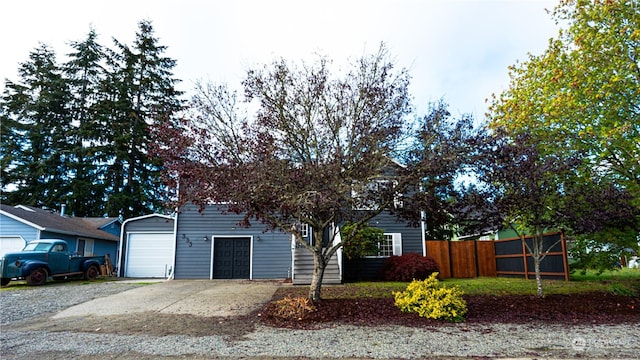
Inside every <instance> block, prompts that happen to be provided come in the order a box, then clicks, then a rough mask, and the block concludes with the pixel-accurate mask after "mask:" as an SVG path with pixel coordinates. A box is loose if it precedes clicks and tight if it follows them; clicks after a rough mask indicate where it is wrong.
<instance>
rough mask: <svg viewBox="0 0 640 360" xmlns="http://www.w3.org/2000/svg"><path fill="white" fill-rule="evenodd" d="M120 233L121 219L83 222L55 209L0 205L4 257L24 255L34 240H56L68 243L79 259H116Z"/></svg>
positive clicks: (100, 219)
mask: <svg viewBox="0 0 640 360" xmlns="http://www.w3.org/2000/svg"><path fill="white" fill-rule="evenodd" d="M119 233H120V220H119V219H118V218H109V217H103V218H99V217H94V218H82V217H73V216H67V215H65V214H64V212H63V211H60V212H58V211H55V210H51V209H41V208H37V207H32V206H25V205H16V206H10V205H5V204H2V205H0V255H2V254H5V253H8V252H15V251H20V250H22V248H23V247H24V246H25V245H26V243H27V242H29V241H32V240H40V239H52V238H54V239H61V240H64V241H66V242H67V244H68V248H69V250H70V251H71V252H73V253H75V254H78V255H83V256H93V255H107V254H108V255H109V256H110V257H111V258H115V257H117V250H118V239H119Z"/></svg>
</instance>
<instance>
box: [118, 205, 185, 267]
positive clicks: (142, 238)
mask: <svg viewBox="0 0 640 360" xmlns="http://www.w3.org/2000/svg"><path fill="white" fill-rule="evenodd" d="M174 224H175V222H174V219H173V217H171V216H168V215H162V214H150V215H144V216H140V217H137V218H132V219H128V220H125V222H124V223H123V224H122V233H121V235H120V249H119V250H118V265H117V273H118V276H122V277H132V278H169V277H170V276H171V275H173V270H174V262H173V260H174V256H175V244H176V237H175V235H174V234H175V230H174Z"/></svg>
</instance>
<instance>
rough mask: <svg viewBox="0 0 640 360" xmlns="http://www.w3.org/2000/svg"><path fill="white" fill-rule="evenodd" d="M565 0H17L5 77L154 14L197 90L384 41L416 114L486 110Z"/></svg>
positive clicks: (6, 4) (553, 32) (4, 43)
mask: <svg viewBox="0 0 640 360" xmlns="http://www.w3.org/2000/svg"><path fill="white" fill-rule="evenodd" d="M556 4H557V0H556V1H548V0H547V1H543V0H537V1H533V0H532V1H524V0H523V1H520V0H511V1H507V0H503V1H488V0H487V1H480V0H477V1H471V0H469V1H452V0H431V1H430V0H413V1H409V0H369V1H355V0H351V1H350V0H339V1H334V0H321V1H316V0H297V1H294V0H225V1H215V0H180V1H178V0H173V1H169V0H126V1H122V0H107V1H103V0H77V1H71V0H20V1H18V0H11V1H3V2H2V7H1V8H2V14H3V16H2V21H0V34H2V35H0V49H2V55H1V56H0V79H2V85H0V86H1V87H2V89H3V90H4V79H5V78H8V79H10V80H14V81H15V80H17V69H18V66H19V63H21V62H24V61H26V60H28V56H29V52H30V51H32V50H33V49H34V48H36V47H37V46H38V43H39V42H44V43H47V44H49V45H50V46H52V47H53V49H54V50H55V51H56V52H57V54H58V60H59V61H63V60H64V57H63V56H64V55H65V54H66V53H68V52H69V51H70V49H69V47H68V46H67V43H68V42H69V41H81V40H84V39H85V38H86V34H87V33H88V31H89V29H90V27H91V26H93V27H94V28H95V30H96V32H97V33H98V35H99V39H98V41H99V42H100V43H101V44H103V45H108V46H109V47H111V45H112V41H111V38H112V37H115V38H116V39H118V40H119V41H121V42H125V43H127V44H131V42H132V40H133V38H134V36H135V32H136V31H137V24H138V22H139V21H140V20H143V19H146V20H151V21H152V25H153V27H154V29H155V35H156V37H157V38H158V39H159V44H160V45H165V46H168V50H167V52H166V55H167V56H169V57H171V58H174V59H176V60H177V62H178V65H177V67H176V68H175V69H174V70H175V75H176V77H177V78H179V79H182V80H183V83H182V84H181V90H184V91H187V92H189V91H190V90H191V89H192V88H193V83H194V81H196V80H198V79H205V80H206V79H208V80H211V81H214V82H227V83H229V84H230V85H232V86H236V84H239V82H240V81H241V80H242V78H243V75H244V72H245V70H246V69H247V68H248V67H249V66H251V65H254V64H258V63H265V62H270V61H271V60H273V59H274V58H276V57H284V58H286V59H288V60H292V61H299V60H303V59H304V60H310V59H312V58H313V54H314V53H322V54H325V55H327V56H328V57H329V58H331V59H332V60H334V62H335V63H337V64H340V63H344V62H345V61H346V60H347V59H350V58H351V59H353V58H356V57H358V56H361V55H362V54H364V53H371V52H374V51H375V50H377V48H378V46H379V44H380V42H382V41H384V42H385V43H387V45H388V47H389V49H390V52H391V54H392V55H393V56H394V58H395V61H396V65H397V66H399V67H406V68H409V69H410V73H411V75H412V78H413V79H412V85H411V93H412V96H413V98H414V104H415V105H416V109H417V113H418V114H419V115H423V114H424V113H425V112H426V110H427V105H428V103H429V102H430V101H436V100H438V99H440V98H444V100H445V101H446V102H448V103H449V104H450V110H451V112H452V113H453V114H454V115H459V114H461V113H473V114H474V115H475V116H476V118H482V117H483V116H484V113H485V111H486V107H487V104H485V99H486V98H488V97H490V96H491V94H492V93H499V92H501V91H502V90H503V89H504V88H505V87H506V86H507V85H508V72H507V67H508V66H509V65H512V64H514V63H516V61H517V60H520V61H522V60H526V58H527V53H533V54H540V53H542V52H543V51H544V50H545V49H546V48H547V45H548V40H549V38H551V37H556V36H557V30H558V29H557V27H556V25H555V24H554V22H553V21H552V19H551V17H550V15H549V14H548V13H547V12H546V11H545V9H549V10H551V9H553V7H554V6H555V5H556Z"/></svg>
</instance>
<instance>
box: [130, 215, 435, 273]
mask: <svg viewBox="0 0 640 360" xmlns="http://www.w3.org/2000/svg"><path fill="white" fill-rule="evenodd" d="M242 218H243V216H242V215H238V214H234V213H226V214H223V213H222V212H221V208H220V207H219V206H217V205H210V206H207V207H205V208H204V209H200V208H199V207H198V206H197V205H192V204H188V205H185V206H183V207H181V208H180V210H179V211H178V212H177V213H176V214H175V216H173V217H171V216H166V215H158V214H153V215H146V216H142V217H138V218H133V219H128V220H126V221H125V222H124V224H123V227H122V236H121V242H120V244H121V248H120V252H119V254H120V258H119V259H118V268H119V269H120V270H119V275H120V276H125V277H166V278H169V277H172V278H175V279H292V281H293V283H294V284H309V283H310V281H311V274H312V269H313V259H312V255H311V253H310V252H309V251H308V250H306V249H304V248H302V247H300V246H299V245H298V246H296V243H295V240H294V239H293V237H292V236H291V234H289V233H285V232H281V231H266V230H265V227H264V226H263V225H261V224H260V223H256V224H253V226H251V227H249V228H246V227H242V226H238V223H240V221H241V220H242ZM370 225H371V226H375V227H378V228H382V229H384V234H385V236H384V239H382V240H381V244H380V245H381V246H380V251H379V253H378V254H376V255H372V256H367V257H365V258H362V259H358V260H357V263H356V261H355V260H354V261H351V260H348V259H343V258H342V254H341V252H338V253H337V254H336V256H335V257H334V259H332V261H331V262H330V263H329V265H328V267H327V269H326V271H325V276H324V283H341V282H343V281H353V280H367V279H374V278H375V277H376V276H377V275H378V271H379V270H380V268H381V266H382V264H383V262H384V260H385V259H387V258H388V257H389V256H391V255H401V254H402V253H409V252H417V253H421V254H424V241H423V237H422V230H421V229H420V228H414V227H408V226H407V225H406V224H405V223H404V222H398V221H397V220H396V218H395V216H392V215H389V214H386V213H385V214H380V215H378V216H376V217H375V218H373V219H372V220H371V221H370ZM301 231H302V232H303V238H305V239H309V240H308V241H312V240H311V239H310V235H311V231H310V229H308V228H306V227H303V229H301ZM356 271H357V272H358V273H359V275H357V276H356V274H355V272H356Z"/></svg>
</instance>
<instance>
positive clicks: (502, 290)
mask: <svg viewBox="0 0 640 360" xmlns="http://www.w3.org/2000/svg"><path fill="white" fill-rule="evenodd" d="M440 283H441V284H443V285H450V286H452V285H457V286H459V287H460V288H461V289H462V290H463V291H464V293H465V294H467V295H496V296H502V295H535V294H536V282H535V280H525V279H518V278H504V277H480V278H474V279H446V280H441V281H440ZM406 286H407V283H403V282H360V283H349V284H344V285H334V286H331V285H325V286H323V287H322V297H323V298H325V299H331V298H338V297H339V298H345V297H348V298H360V297H374V298H377V297H388V296H390V293H391V292H392V291H402V290H404V289H405V288H406ZM543 286H544V291H545V294H547V295H550V294H572V293H581V292H594V291H604V292H611V293H615V294H618V295H635V296H640V270H635V269H633V270H632V269H621V270H618V271H609V272H605V273H603V274H601V275H599V276H598V275H596V274H595V272H587V274H585V275H581V274H578V273H576V274H572V275H571V280H570V281H562V280H544V281H543ZM345 287H346V288H347V289H345ZM307 290H308V288H307V287H306V286H299V287H294V288H293V289H291V293H292V294H295V295H299V296H305V295H306V291H307Z"/></svg>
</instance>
